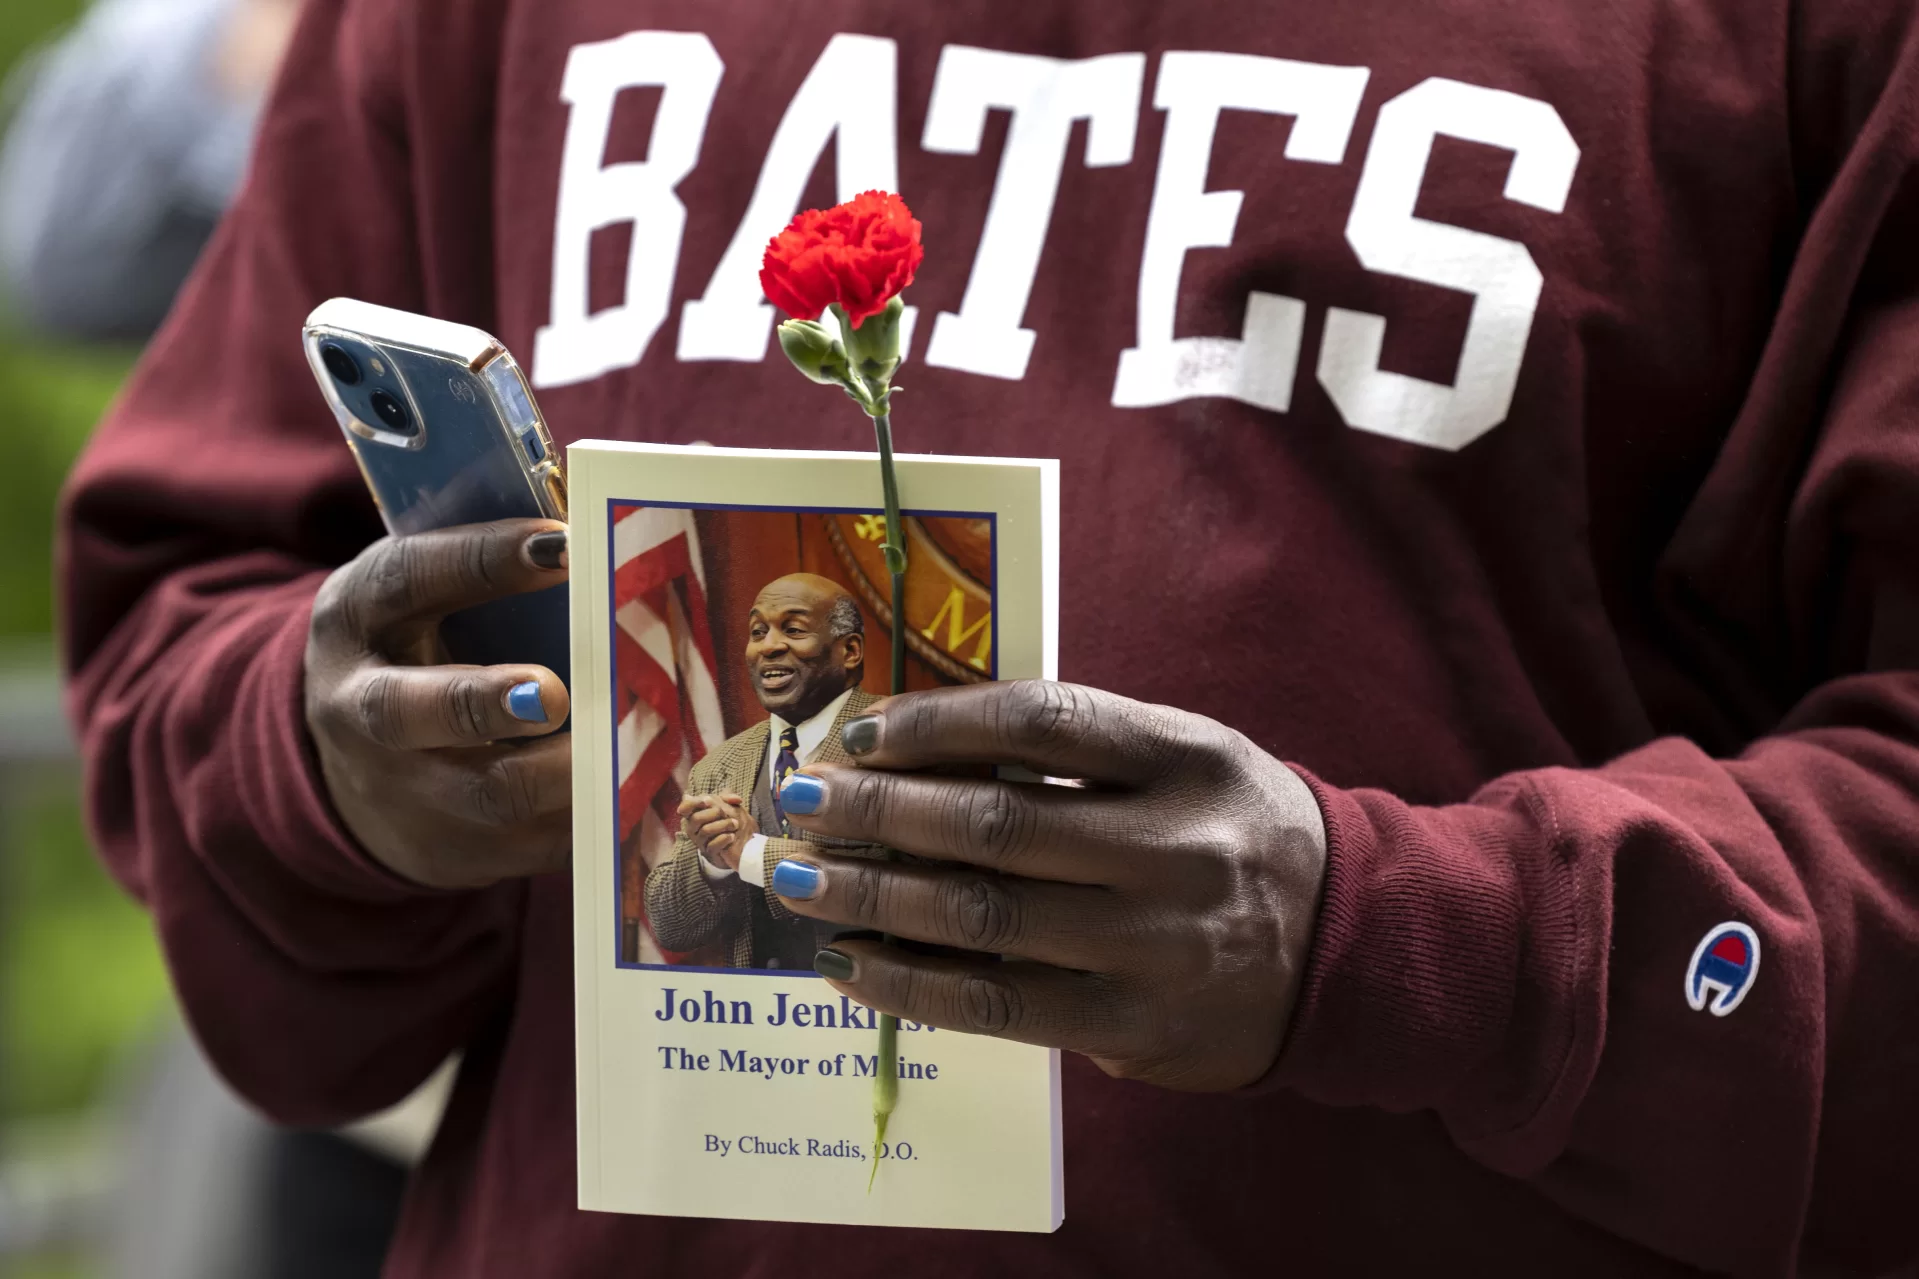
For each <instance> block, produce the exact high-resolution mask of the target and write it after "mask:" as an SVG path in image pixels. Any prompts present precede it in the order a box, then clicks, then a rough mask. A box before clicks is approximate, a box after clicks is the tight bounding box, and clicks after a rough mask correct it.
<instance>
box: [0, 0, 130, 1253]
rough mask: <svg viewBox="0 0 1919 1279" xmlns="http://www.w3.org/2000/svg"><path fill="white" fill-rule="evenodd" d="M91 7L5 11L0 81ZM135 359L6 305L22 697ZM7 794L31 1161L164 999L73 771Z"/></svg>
mask: <svg viewBox="0 0 1919 1279" xmlns="http://www.w3.org/2000/svg"><path fill="white" fill-rule="evenodd" d="M81 7H82V3H81V0H0V75H5V74H7V73H8V72H10V71H11V70H12V69H13V67H14V66H15V64H16V63H17V62H18V61H19V60H20V59H21V58H22V57H23V56H24V55H26V54H28V53H29V52H30V51H31V50H32V48H33V47H34V46H35V45H36V44H38V43H39V42H40V41H42V40H44V39H45V38H46V37H47V36H48V35H50V34H52V33H53V32H55V31H56V30H58V29H59V28H61V27H63V26H65V25H66V24H68V23H70V22H71V21H72V20H73V19H74V18H75V17H76V16H77V14H78V13H79V11H80V9H81ZM134 355H135V352H133V351H132V350H115V349H110V348H109V349H102V348H99V347H75V346H69V345H62V344H60V343H56V342H50V341H46V340H43V339H41V338H39V337H37V336H36V335H35V334H33V333H31V332H29V331H27V330H26V328H25V327H24V326H23V325H22V324H21V323H20V322H19V320H18V318H17V317H16V316H15V315H14V314H13V312H12V309H11V308H10V307H8V306H7V305H6V304H5V301H4V299H0V406H4V413H5V416H6V421H7V423H8V426H9V430H8V435H9V437H10V438H9V442H8V443H9V447H8V449H7V461H6V464H5V465H4V466H0V536H4V538H5V544H6V545H8V546H11V547H12V548H13V550H12V552H11V553H10V554H8V555H6V556H4V557H0V688H5V689H8V690H15V692H16V695H21V696H34V695H36V694H40V695H44V694H45V693H46V692H47V691H48V690H49V687H50V681H51V678H52V668H53V644H52V639H51V634H52V630H53V618H54V607H53V585H52V573H51V565H52V554H53V517H54V507H55V503H56V501H57V498H58V494H59V489H60V484H61V481H62V479H63V478H64V477H65V475H66V473H67V470H68V469H69V468H70V467H71V466H72V464H73V460H74V458H75V457H76V456H77V455H78V454H79V451H80V448H81V446H82V445H83V444H84V443H85V441H86V438H87V435H88V433H89V432H90V431H91V430H92V429H93V426H94V424H95V422H97V421H98V420H99V418H100V415H101V413H102V411H103V410H104V409H105V408H106V406H107V404H108V403H109V401H110V400H111V399H112V397H113V395H114V393H115V391H116V390H117V388H118V386H119V384H120V382H121V380H122V378H124V377H125V375H126V372H127V370H128V368H129V367H130V366H131V365H132V362H133V359H134ZM21 690H24V692H21ZM0 713H5V712H0ZM0 786H4V787H5V788H6V793H5V794H4V795H0V801H4V802H0V1143H4V1145H3V1146H0V1154H5V1155H7V1156H8V1157H11V1158H20V1157H21V1156H22V1155H23V1154H24V1155H27V1156H32V1155H35V1154H36V1153H40V1152H44V1151H46V1150H49V1149H51V1150H55V1151H57V1149H58V1148H59V1147H61V1146H62V1145H74V1144H78V1143H81V1142H82V1141H83V1140H84V1136H83V1134H85V1133H86V1132H87V1131H89V1130H90V1128H91V1126H92V1125H91V1115H92V1113H93V1111H94V1110H95V1108H96V1107H97V1105H98V1104H99V1103H100V1101H101V1099H102V1098H103V1097H104V1096H105V1095H106V1093H107V1091H108V1089H109V1086H110V1082H109V1081H110V1080H111V1078H112V1076H113V1074H114V1069H115V1066H116V1063H118V1062H120V1061H122V1060H124V1057H125V1054H126V1051H127V1050H128V1048H129V1047H131V1046H132V1045H134V1044H135V1043H137V1042H138V1041H139V1040H140V1039H142V1038H143V1037H144V1036H145V1035H146V1034H147V1033H148V1032H149V1031H150V1030H151V1029H152V1028H153V1027H154V1025H155V1024H156V1022H157V1021H158V1020H159V1018H160V1016H161V1015H162V1014H163V1013H164V1011H165V1009H166V1007H167V1003H168V995H167V988H166V979H165V975H164V973H163V971H162V969H161V965H160V960H159V957H158V954H157V952H156V950H155V947H154V944H153V940H152V934H151V932H150V930H149V928H148V926H147V922H146V919H145V917H144V916H143V915H142V914H141V912H140V911H139V909H138V908H137V907H136V906H135V905H133V904H132V903H131V902H130V901H128V900H127V899H126V898H125V896H124V895H122V894H121V892H120V891H119V890H118V889H117V888H116V887H115V886H114V885H113V884H112V883H111V881H109V880H108V878H107V877H106V875H105V874H104V873H103V872H102V871H101V869H100V868H99V865H98V863H97V862H95V861H94V859H93V856H92V854H91V852H90V851H89V849H88V847H87V842H86V836H85V832H84V830H83V828H82V824H81V821H80V814H79V787H78V777H77V770H76V767H75V766H74V765H73V764H71V763H66V762H60V761H54V762H50V763H45V764H36V765H31V766H29V767H26V768H24V769H23V768H18V767H16V768H13V769H10V770H8V774H7V776H6V777H5V778H3V779H0ZM0 1265H4V1263H0ZM9 1273H10V1274H11V1275H13V1276H16V1277H17V1279H26V1276H29V1275H31V1276H34V1277H35V1279H39V1277H41V1276H54V1275H61V1276H67V1275H79V1274H82V1273H84V1271H83V1270H82V1269H81V1268H79V1263H78V1261H77V1260H75V1259H65V1260H63V1259H60V1258H49V1259H47V1260H46V1261H45V1262H33V1263H22V1264H18V1265H16V1266H15V1267H14V1268H13V1269H12V1270H11V1271H10V1272H9Z"/></svg>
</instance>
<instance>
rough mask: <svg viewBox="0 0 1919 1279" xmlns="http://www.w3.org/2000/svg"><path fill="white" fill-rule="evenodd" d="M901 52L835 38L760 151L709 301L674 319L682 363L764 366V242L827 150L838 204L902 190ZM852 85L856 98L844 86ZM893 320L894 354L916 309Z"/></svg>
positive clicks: (907, 343)
mask: <svg viewBox="0 0 1919 1279" xmlns="http://www.w3.org/2000/svg"><path fill="white" fill-rule="evenodd" d="M898 63H899V53H898V50H897V48H896V47H895V46H894V44H893V42H892V41H891V40H882V39H879V38H877V37H875V36H854V35H836V36H834V37H833V38H832V39H831V40H829V41H827V42H826V49H825V50H824V51H823V52H822V53H821V54H820V56H819V59H818V61H816V62H814V64H813V69H812V70H811V71H809V72H808V73H807V76H806V79H805V80H803V81H801V83H800V87H799V92H797V93H795V94H794V95H793V100H792V101H791V102H790V103H788V104H787V107H786V114H785V115H783V116H781V117H780V126H779V128H778V129H777V130H775V131H774V134H773V144H772V145H771V146H770V147H768V148H767V151H766V161H765V163H763V164H762V165H761V166H760V179H759V181H758V182H757V183H755V184H754V187H753V198H752V199H751V200H749V201H747V205H746V216H745V217H743V218H741V219H740V225H739V229H738V230H736V231H734V232H733V238H732V240H731V241H729V242H728V243H727V246H726V252H725V254H724V255H722V256H721V258H720V264H719V266H717V267H715V268H714V270H713V278H712V279H711V280H710V281H708V282H707V285H706V294H705V296H703V297H701V298H700V299H698V300H697V301H694V302H688V303H687V304H686V307H685V308H684V309H683V310H682V311H681V312H680V345H679V357H680V358H681V359H682V360H748V361H752V360H761V359H764V358H766V345H767V338H768V336H769V335H770V334H771V333H772V331H773V308H772V306H770V305H769V304H768V303H767V302H766V301H765V299H764V297H763V295H762V294H761V292H760V259H761V257H762V255H763V254H764V253H765V252H766V242H767V241H768V240H770V239H772V238H773V237H774V236H776V235H778V234H779V233H780V231H781V230H782V229H783V228H784V227H785V226H786V224H787V223H788V222H789V221H791V220H792V218H793V215H794V214H795V213H797V212H799V206H800V196H801V194H802V193H803V192H804V191H805V190H806V181H807V179H808V178H810V177H812V176H813V170H814V168H815V167H816V166H818V164H819V162H820V157H821V156H822V155H823V154H825V152H826V144H827V143H828V142H831V141H833V135H834V134H835V133H836V132H837V133H838V134H839V144H838V145H837V146H836V147H835V148H834V168H835V175H834V176H835V190H837V191H838V193H839V198H840V199H841V200H843V201H844V200H850V199H852V198H853V197H854V196H856V195H858V194H859V193H860V192H862V191H875V190H877V191H898V190H899V181H900V180H899V142H898V137H897V135H898V125H897V123H896V122H897V120H898V117H899V108H898V104H897V103H896V101H895V98H896V96H897V94H898V88H897V84H898V80H899V73H898V70H897V67H898ZM850 84H857V85H859V86H860V89H859V92H857V93H849V92H847V91H846V86H847V85H850ZM906 312H907V313H906V314H904V315H902V316H901V317H900V339H901V346H900V349H901V351H905V350H907V349H909V348H910V347H911V346H912V344H913V327H912V326H913V319H914V308H912V307H908V308H906Z"/></svg>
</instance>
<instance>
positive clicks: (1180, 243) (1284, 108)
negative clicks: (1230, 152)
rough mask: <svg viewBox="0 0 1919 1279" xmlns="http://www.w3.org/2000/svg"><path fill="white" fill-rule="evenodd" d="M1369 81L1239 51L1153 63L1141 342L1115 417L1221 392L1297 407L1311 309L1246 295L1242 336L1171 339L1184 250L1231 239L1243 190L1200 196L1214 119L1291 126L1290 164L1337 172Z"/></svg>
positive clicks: (1124, 361) (1351, 71)
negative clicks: (1155, 170)
mask: <svg viewBox="0 0 1919 1279" xmlns="http://www.w3.org/2000/svg"><path fill="white" fill-rule="evenodd" d="M1370 75H1371V72H1369V71H1368V70H1367V69H1366V68H1365V67H1328V66H1320V65H1319V64H1317V63H1312V62H1289V61H1287V60H1286V59H1284V58H1257V57H1251V56H1248V55H1245V54H1237V53H1169V54H1167V55H1165V56H1164V57H1163V58H1161V59H1160V64H1159V82H1158V83H1157V84H1156V85H1155V86H1154V89H1153V105H1154V106H1156V107H1158V108H1159V109H1160V110H1162V111H1164V112H1166V134H1165V138H1164V140H1163V141H1161V143H1160V147H1159V177H1158V179H1157V180H1156V181H1155V182H1154V184H1153V206H1152V212H1151V213H1150V214H1149V215H1148V217H1147V222H1146V252H1145V255H1144V257H1143V259H1142V260H1141V262H1140V268H1139V340H1138V345H1136V346H1134V347H1133V348H1131V349H1130V350H1127V351H1124V352H1122V353H1121V354H1120V357H1119V375H1118V377H1117V378H1115V379H1114V381H1113V403H1114V404H1116V405H1118V406H1120V407H1122V408H1134V407H1141V406H1145V405H1151V404H1171V403H1173V402H1174V401H1176V400H1187V399H1192V398H1194V397H1196V396H1202V395H1223V396H1226V397H1228V398H1231V399H1235V400H1241V401H1244V402H1245V403H1247V404H1256V405H1258V406H1259V407H1260V408H1265V409H1272V410H1274V411H1275V412H1280V413H1283V412H1285V411H1286V410H1287V409H1288V408H1290V407H1292V402H1293V375H1294V372H1295V371H1296V370H1297V369H1298V367H1299V339H1300V332H1301V330H1302V329H1303V328H1304V326H1305V318H1306V304H1305V303H1304V302H1302V301H1300V300H1299V299H1298V298H1289V297H1282V296H1280V295H1279V294H1276V293H1259V292H1253V293H1248V294H1247V295H1246V321H1245V325H1244V327H1243V328H1242V330H1241V332H1240V336H1239V337H1237V338H1221V337H1189V338H1176V337H1174V336H1173V313H1174V308H1175V305H1176V303H1177V301H1178V298H1179V276H1180V270H1181V268H1182V266H1183V264H1184V262H1185V259H1186V251H1187V250H1188V249H1195V248H1224V247H1225V246H1227V245H1229V244H1231V243H1232V242H1233V228H1234V226H1235V225H1236V224H1237V223H1238V221H1239V206H1240V203H1241V201H1242V200H1244V198H1245V193H1244V192H1241V191H1208V190H1206V168H1207V164H1208V162H1209V161H1210V160H1211V158H1212V154H1213V132H1214V130H1215V129H1217V128H1218V126H1219V113H1220V112H1221V111H1222V110H1223V109H1225V108H1227V107H1234V108H1237V109H1239V110H1243V111H1265V112H1269V113H1271V114H1273V115H1289V116H1292V117H1293V127H1292V131H1291V133H1290V134H1289V135H1288V136H1287V139H1286V158H1287V159H1289V160H1306V161H1310V162H1311V163H1314V164H1338V163H1339V162H1340V161H1341V160H1343V159H1344V158H1345V157H1346V140H1347V138H1349V137H1351V136H1352V132H1353V119H1354V117H1355V116H1357V115H1358V114H1359V100H1360V97H1361V95H1363V94H1364V93H1365V92H1366V80H1367V78H1368V77H1369V76H1370Z"/></svg>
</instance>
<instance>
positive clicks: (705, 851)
mask: <svg viewBox="0 0 1919 1279" xmlns="http://www.w3.org/2000/svg"><path fill="white" fill-rule="evenodd" d="M679 814H680V829H681V830H682V831H684V832H685V834H686V837H687V838H688V839H690V840H692V841H693V845H694V847H695V848H697V849H699V850H700V852H701V854H702V855H704V856H705V858H706V860H707V861H709V862H712V863H713V864H714V865H715V866H724V867H725V868H726V869H728V870H738V869H739V868H740V854H741V853H742V852H744V851H745V850H746V841H747V840H749V839H751V838H753V836H755V835H757V834H759V833H760V828H759V824H758V823H756V822H755V821H754V820H753V814H752V813H750V812H748V811H747V808H746V801H745V800H744V799H742V798H740V797H739V796H738V795H734V794H731V793H727V794H724V795H688V796H686V797H685V798H683V799H682V800H680V807H679Z"/></svg>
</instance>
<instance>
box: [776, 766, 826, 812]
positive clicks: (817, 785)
mask: <svg viewBox="0 0 1919 1279" xmlns="http://www.w3.org/2000/svg"><path fill="white" fill-rule="evenodd" d="M825 802H826V783H825V782H823V781H821V780H820V779H819V778H817V777H814V776H813V775H812V774H811V773H795V774H793V775H792V776H791V777H789V778H787V779H786V785H784V786H782V787H780V807H781V808H783V809H785V810H786V811H787V812H789V813H798V814H799V815H800V816H801V817H811V816H812V815H813V814H814V813H817V812H819V811H820V805H821V804H824V803H825Z"/></svg>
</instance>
